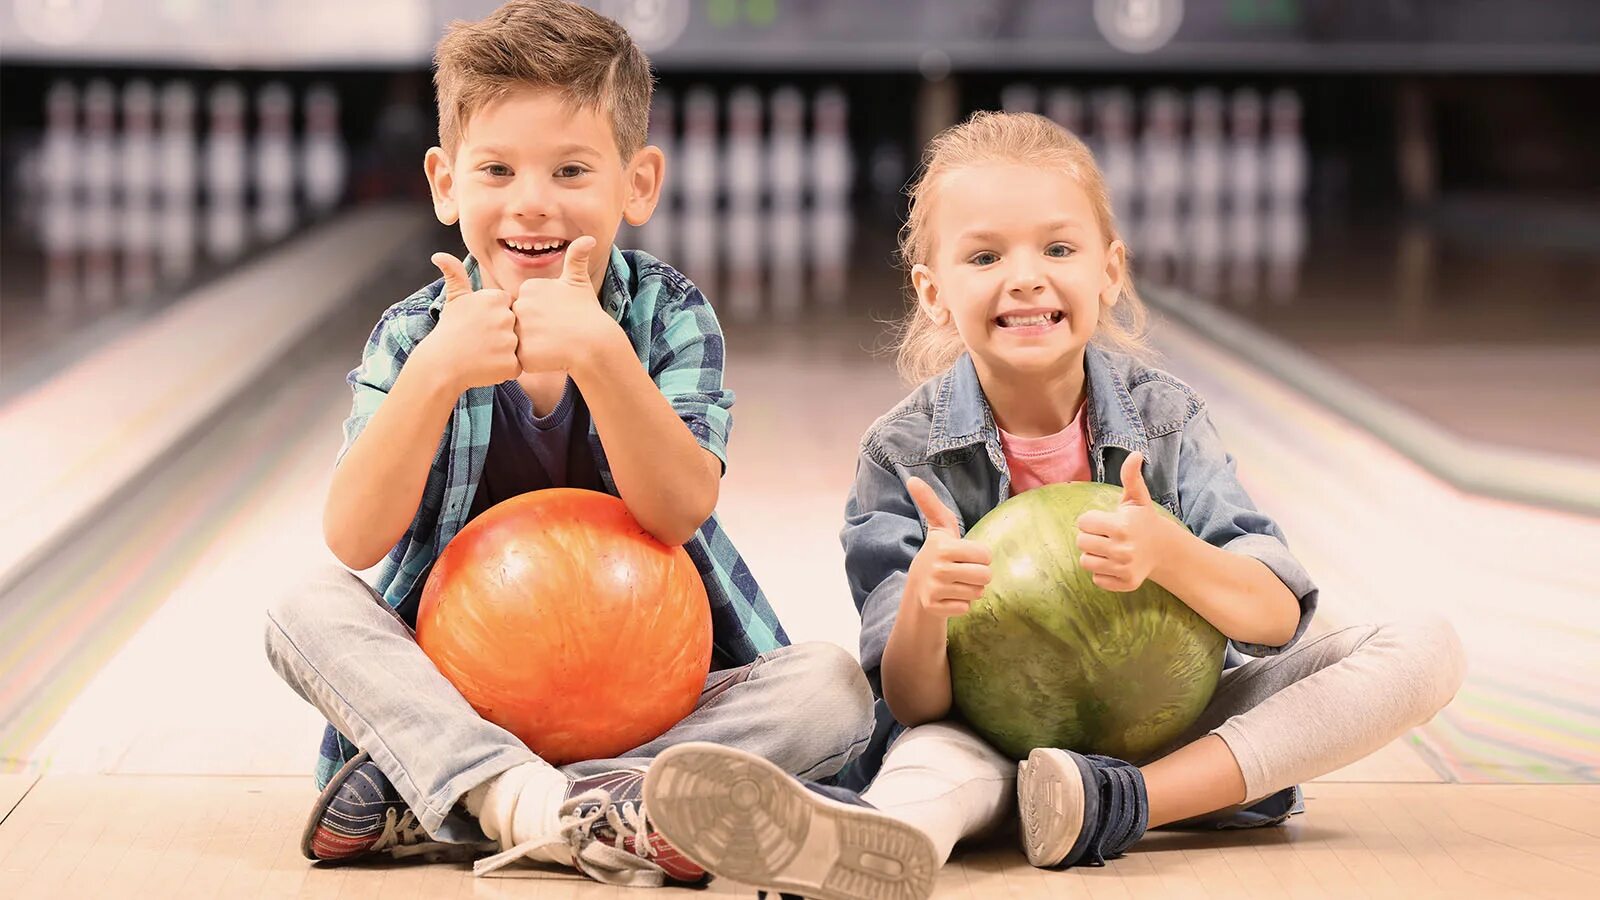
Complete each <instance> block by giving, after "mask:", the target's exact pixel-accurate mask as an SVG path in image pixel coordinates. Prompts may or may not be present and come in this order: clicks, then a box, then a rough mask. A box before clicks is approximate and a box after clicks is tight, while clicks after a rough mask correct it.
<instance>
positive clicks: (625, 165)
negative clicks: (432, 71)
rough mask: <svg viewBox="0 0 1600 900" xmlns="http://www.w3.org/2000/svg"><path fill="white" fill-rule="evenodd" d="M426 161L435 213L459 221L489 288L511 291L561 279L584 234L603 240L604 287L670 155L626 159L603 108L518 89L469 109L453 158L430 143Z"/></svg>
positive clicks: (594, 272)
mask: <svg viewBox="0 0 1600 900" xmlns="http://www.w3.org/2000/svg"><path fill="white" fill-rule="evenodd" d="M424 166H425V168H426V169H427V173H428V183H429V186H430V187H431V188H432V190H433V207H434V212H435V214H436V215H437V216H438V217H439V221H441V222H443V223H444V224H446V225H451V224H454V223H456V222H458V221H459V222H460V223H461V237H462V239H463V240H464V241H465V242H466V245H467V252H469V253H471V254H472V255H473V257H474V258H476V259H477V260H478V265H479V267H480V269H481V272H482V278H483V286H484V287H485V288H499V289H501V290H504V291H507V292H509V293H511V294H513V295H515V294H516V293H517V290H518V288H520V287H521V286H522V283H523V282H524V281H526V280H528V279H530V278H557V277H560V275H561V267H562V262H563V260H564V258H565V255H566V248H567V245H568V244H570V243H571V242H572V241H574V240H576V239H577V238H578V237H580V236H582V235H585V234H587V235H590V236H591V237H593V238H594V239H595V241H596V242H597V245H596V247H595V250H594V252H593V253H591V254H590V256H589V280H590V283H592V284H594V285H596V289H597V290H598V288H599V285H601V284H602V283H603V281H602V279H603V278H604V275H605V270H606V266H607V264H609V262H610V261H611V242H612V240H613V239H614V238H615V237H616V234H617V227H618V226H619V225H620V224H621V222H622V220H623V219H626V220H628V222H629V223H631V224H633V225H642V224H644V222H645V221H646V220H648V219H649V218H650V214H651V212H653V211H654V210H655V206H656V200H657V199H658V198H659V197H660V193H661V178H662V175H663V170H664V168H665V163H664V161H663V159H662V156H661V151H660V150H658V149H656V148H655V147H645V148H644V149H642V150H640V151H639V152H638V153H636V154H634V156H633V159H631V160H623V159H622V158H621V157H620V156H619V154H618V151H617V142H616V138H615V136H614V135H613V133H612V128H611V122H610V120H609V119H608V118H607V117H606V115H605V114H604V113H603V112H602V111H601V110H598V109H578V108H575V107H573V106H571V105H569V104H567V103H565V102H563V101H562V99H561V98H560V96H559V95H557V94H556V93H555V92H554V91H550V90H543V89H538V88H522V89H519V90H516V91H513V92H512V93H510V94H509V95H507V96H506V97H504V98H502V99H500V100H497V101H495V102H493V103H490V104H488V105H486V106H484V107H483V108H481V109H479V110H478V111H477V112H475V113H473V114H472V115H471V116H470V117H469V118H468V120H467V121H466V123H465V124H464V127H463V129H462V135H461V141H460V145H459V146H458V147H457V148H456V152H455V155H454V156H453V157H452V156H449V155H447V154H446V153H445V151H444V150H442V149H440V148H438V147H434V148H433V149H431V150H429V151H428V156H427V159H426V161H425V163H424Z"/></svg>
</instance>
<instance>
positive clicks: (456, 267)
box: [430, 253, 472, 303]
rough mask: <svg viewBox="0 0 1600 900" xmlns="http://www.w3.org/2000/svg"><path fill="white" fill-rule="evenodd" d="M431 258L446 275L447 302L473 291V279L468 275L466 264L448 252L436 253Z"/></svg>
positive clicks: (445, 296) (445, 294)
mask: <svg viewBox="0 0 1600 900" xmlns="http://www.w3.org/2000/svg"><path fill="white" fill-rule="evenodd" d="M430 259H431V260H432V261H433V264H434V265H436V266H438V267H439V271H440V272H441V273H443V275H444V301H445V302H446V303H449V302H450V301H451V300H455V299H457V298H459V297H464V296H466V295H467V294H470V293H472V279H470V278H468V277H467V267H466V264H464V263H462V262H461V260H459V259H456V258H455V257H454V256H451V255H450V254H448V253H435V254H434V255H433V256H432V257H430Z"/></svg>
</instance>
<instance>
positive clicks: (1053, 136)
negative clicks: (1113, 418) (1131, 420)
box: [895, 112, 1150, 383]
mask: <svg viewBox="0 0 1600 900" xmlns="http://www.w3.org/2000/svg"><path fill="white" fill-rule="evenodd" d="M992 163H1002V164H1016V165H1026V166H1038V167H1058V168H1060V169H1061V170H1062V171H1064V172H1066V173H1067V174H1068V175H1070V176H1072V178H1073V179H1075V180H1076V181H1077V182H1078V184H1079V185H1081V186H1082V187H1083V190H1084V191H1085V192H1086V193H1087V194H1088V195H1089V202H1090V203H1091V204H1092V205H1093V206H1094V210H1095V220H1096V222H1097V223H1098V224H1099V226H1100V233H1101V234H1102V235H1103V236H1104V237H1105V240H1106V245H1107V246H1110V244H1111V242H1112V241H1115V240H1117V239H1118V234H1117V223H1116V218H1115V217H1114V216H1113V215H1112V212H1111V197H1110V195H1109V194H1107V192H1106V185H1105V179H1103V178H1102V177H1101V176H1100V168H1099V167H1098V166H1096V165H1095V162H1094V154H1092V153H1090V152H1089V148H1088V147H1087V146H1085V145H1084V143H1083V141H1081V140H1079V139H1078V138H1077V136H1075V135H1074V134H1072V132H1070V131H1067V130H1066V129H1065V128H1062V127H1061V126H1060V125H1057V124H1056V123H1055V122H1052V121H1051V120H1049V119H1046V118H1045V117H1044V116H1040V115H1035V114H1034V113H1009V112H977V113H973V115H972V118H970V119H968V120H967V121H965V122H963V123H961V124H959V125H954V126H952V127H950V128H947V129H945V130H944V131H942V132H940V133H939V135H938V136H937V137H935V138H934V139H933V140H932V141H931V142H929V144H928V149H927V150H926V151H924V153H923V155H922V166H921V174H920V175H919V176H918V178H917V180H916V181H915V182H914V183H913V184H912V186H911V188H910V189H909V191H908V192H907V193H908V194H909V195H910V197H911V211H910V213H909V214H908V215H907V216H906V224H905V227H904V228H902V229H900V261H901V264H902V265H903V266H904V267H905V269H906V273H907V274H908V275H909V274H910V272H911V267H912V266H915V265H919V264H926V263H927V261H928V257H929V255H930V253H931V251H932V249H933V235H932V234H930V233H929V231H930V228H929V224H928V220H929V218H930V215H931V207H932V205H933V201H934V197H935V196H936V195H937V188H938V182H939V179H941V178H943V177H944V176H945V175H948V174H949V173H951V172H953V171H956V170H957V169H964V168H968V167H970V166H976V165H983V164H992ZM1129 255H1130V257H1131V253H1130V254H1129ZM909 299H910V309H909V310H907V312H906V315H905V318H904V319H903V320H902V321H901V323H900V326H899V328H898V330H897V344H898V347H897V350H896V360H895V362H896V366H897V367H898V368H899V370H900V375H901V377H903V378H905V379H906V380H908V381H911V382H913V383H915V382H920V381H922V380H924V379H926V378H928V377H930V376H933V375H936V374H938V373H939V372H942V371H944V370H945V369H947V368H949V367H950V364H951V363H953V362H955V361H956V359H957V358H958V357H959V356H960V355H961V353H962V351H964V350H965V349H966V348H965V346H963V344H962V343H961V337H960V335H958V334H956V330H955V326H954V325H950V324H947V325H945V326H943V327H940V326H939V325H936V324H934V322H933V321H932V320H931V319H929V318H928V316H927V315H926V314H924V313H923V312H922V310H921V309H920V308H919V306H918V305H917V296H916V291H915V290H914V289H913V290H912V291H911V293H910V298H909ZM1148 318H1149V317H1148V314H1147V313H1146V311H1145V307H1144V301H1143V300H1140V299H1139V294H1138V292H1137V291H1135V290H1134V287H1133V275H1132V272H1131V266H1130V268H1126V269H1124V272H1123V278H1122V292H1121V294H1120V295H1119V296H1118V300H1117V303H1116V304H1115V305H1114V306H1112V307H1111V308H1110V309H1109V310H1106V309H1105V308H1104V307H1102V312H1101V314H1100V321H1099V324H1098V326H1097V328H1096V330H1095V337H1094V342H1095V343H1097V344H1100V345H1102V346H1106V347H1109V348H1111V349H1115V350H1119V351H1121V352H1124V353H1128V354H1132V355H1134V356H1139V357H1148V356H1149V353H1150V351H1149V347H1148V345H1147V344H1146V341H1145V325H1146V322H1147V321H1148Z"/></svg>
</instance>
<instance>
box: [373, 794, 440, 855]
mask: <svg viewBox="0 0 1600 900" xmlns="http://www.w3.org/2000/svg"><path fill="white" fill-rule="evenodd" d="M434 846H435V843H434V842H433V841H432V840H431V839H429V837H428V833H427V832H426V831H423V830H422V823H421V822H418V821H417V816H416V813H413V812H412V811H411V810H409V809H408V810H406V811H405V812H403V813H400V814H399V815H396V814H395V811H394V807H392V806H391V807H389V808H388V809H386V810H384V811H383V833H382V834H379V835H378V840H377V842H376V843H374V844H373V845H372V849H373V851H375V852H378V851H384V850H387V851H389V852H390V854H392V855H393V856H394V857H395V858H397V859H398V858H402V857H406V856H416V855H417V854H420V853H427V852H428V851H429V850H430V849H432V848H433V847H434Z"/></svg>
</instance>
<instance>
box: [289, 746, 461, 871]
mask: <svg viewBox="0 0 1600 900" xmlns="http://www.w3.org/2000/svg"><path fill="white" fill-rule="evenodd" d="M483 849H484V848H483V847H480V846H477V845H471V844H447V843H442V842H440V841H435V840H433V839H432V838H430V837H429V836H428V834H427V832H425V831H423V830H422V824H421V823H420V822H418V821H417V817H416V814H415V813H413V812H412V811H411V809H410V808H409V807H407V806H406V802H405V801H404V800H402V799H400V794H399V793H398V792H396V791H395V789H394V785H393V784H391V783H390V782H389V779H388V777H387V776H385V775H384V774H383V772H381V771H379V770H378V766H377V764H376V763H374V762H373V761H372V757H371V756H370V755H368V754H367V752H366V751H362V752H361V753H359V754H357V755H356V757H355V758H354V759H352V760H350V761H349V762H347V763H345V764H344V767H343V768H341V769H340V770H339V771H338V772H337V773H336V774H335V775H334V776H333V778H332V779H331V780H330V781H329V782H328V786H327V787H326V788H324V789H323V791H322V794H321V795H320V796H319V797H317V802H316V804H315V805H314V806H313V807H312V808H311V817H310V819H308V820H307V822H306V829H305V831H304V833H302V835H301V837H300V852H302V853H304V854H305V856H306V858H307V859H311V860H316V861H318V862H343V861H346V860H350V859H355V858H357V857H362V856H368V855H371V854H377V853H386V854H388V855H390V856H393V857H395V858H404V857H407V856H428V857H430V858H433V859H440V858H454V857H462V858H468V857H470V856H473V855H476V854H478V853H481V852H482V851H483Z"/></svg>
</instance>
